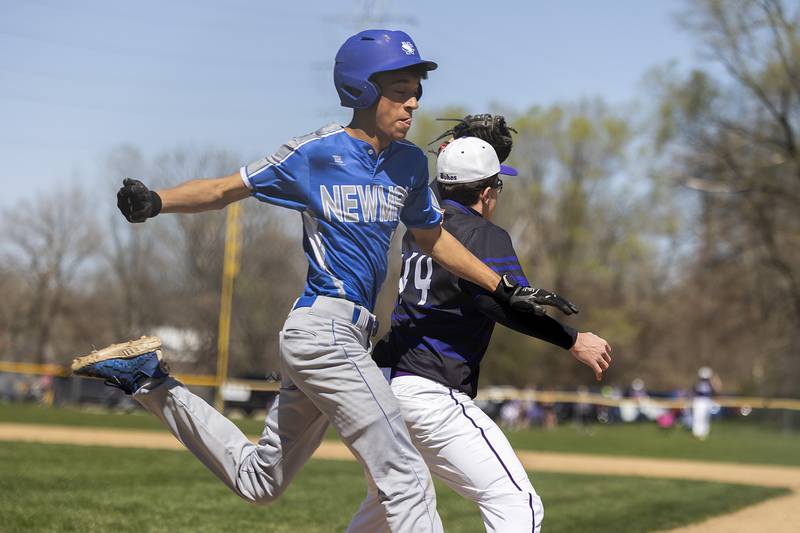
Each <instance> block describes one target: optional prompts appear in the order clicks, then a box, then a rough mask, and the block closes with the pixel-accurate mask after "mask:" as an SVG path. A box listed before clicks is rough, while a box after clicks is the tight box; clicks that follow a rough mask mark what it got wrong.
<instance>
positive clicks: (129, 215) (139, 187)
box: [117, 178, 161, 223]
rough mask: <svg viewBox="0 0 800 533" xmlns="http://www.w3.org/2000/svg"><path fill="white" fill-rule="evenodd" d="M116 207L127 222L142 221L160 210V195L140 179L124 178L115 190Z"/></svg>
mask: <svg viewBox="0 0 800 533" xmlns="http://www.w3.org/2000/svg"><path fill="white" fill-rule="evenodd" d="M117 207H118V208H119V210H120V211H121V212H122V214H123V215H124V216H125V218H126V219H127V221H128V222H134V223H136V222H144V221H145V220H147V219H148V218H152V217H154V216H156V215H157V214H158V213H160V212H161V197H160V196H159V195H158V193H156V192H155V191H151V190H150V189H148V188H147V186H145V184H144V183H142V182H141V181H139V180H135V179H132V178H125V179H124V180H122V188H121V189H120V190H119V191H118V192H117Z"/></svg>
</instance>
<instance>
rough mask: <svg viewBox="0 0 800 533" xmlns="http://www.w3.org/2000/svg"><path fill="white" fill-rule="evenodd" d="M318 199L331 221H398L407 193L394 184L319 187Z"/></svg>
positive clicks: (324, 213) (326, 216) (403, 188)
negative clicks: (386, 185)
mask: <svg viewBox="0 0 800 533" xmlns="http://www.w3.org/2000/svg"><path fill="white" fill-rule="evenodd" d="M319 196H320V199H321V201H322V211H323V215H324V216H325V218H326V219H327V220H328V221H332V220H333V219H334V218H336V219H337V220H339V221H340V222H397V221H399V220H400V209H401V208H402V207H403V204H404V203H405V199H406V196H408V190H407V189H406V188H405V187H400V186H392V185H390V186H388V187H384V186H383V185H333V186H330V187H329V186H328V185H320V186H319Z"/></svg>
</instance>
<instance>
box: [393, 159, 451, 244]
mask: <svg viewBox="0 0 800 533" xmlns="http://www.w3.org/2000/svg"><path fill="white" fill-rule="evenodd" d="M420 155H421V157H420V163H419V164H418V165H417V174H416V176H414V185H413V186H412V188H411V191H409V193H408V196H407V197H406V201H405V203H404V204H403V210H402V211H400V220H401V221H402V222H403V224H405V225H406V227H408V228H421V229H428V228H434V227H436V226H438V225H440V224H441V223H442V210H441V208H440V207H439V202H438V201H437V200H436V196H434V195H433V191H432V190H431V188H430V186H429V185H428V160H427V159H426V158H425V155H424V154H420Z"/></svg>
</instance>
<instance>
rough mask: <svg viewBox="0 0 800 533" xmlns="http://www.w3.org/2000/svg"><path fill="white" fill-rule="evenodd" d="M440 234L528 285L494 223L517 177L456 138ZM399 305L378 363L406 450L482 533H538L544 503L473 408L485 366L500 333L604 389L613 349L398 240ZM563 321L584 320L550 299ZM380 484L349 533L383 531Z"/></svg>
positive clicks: (441, 170) (471, 140)
mask: <svg viewBox="0 0 800 533" xmlns="http://www.w3.org/2000/svg"><path fill="white" fill-rule="evenodd" d="M437 173H438V176H437V180H438V188H439V192H440V195H441V198H442V206H443V207H444V210H445V215H444V227H445V229H446V230H447V231H449V232H450V233H452V234H453V235H454V236H455V237H456V238H457V239H458V240H460V241H461V242H462V243H463V244H464V245H465V246H466V247H467V249H469V250H470V251H471V252H472V253H473V254H475V255H476V256H477V257H479V258H481V259H482V260H483V261H484V262H485V263H486V264H487V265H489V266H490V267H491V268H492V269H494V270H495V271H497V272H498V273H503V274H504V275H506V276H509V277H513V278H514V279H515V280H518V281H519V282H520V283H523V284H525V285H528V282H527V279H526V277H525V274H524V272H523V271H522V267H521V266H520V263H519V260H518V258H517V254H516V252H515V251H514V248H513V246H512V243H511V239H510V238H509V236H508V234H507V233H506V232H505V231H504V230H503V229H502V228H500V227H498V226H496V225H494V224H493V223H492V222H491V219H492V215H493V213H494V210H495V206H496V203H497V198H498V194H499V193H500V191H501V190H502V186H503V182H502V181H501V178H500V175H516V174H517V172H516V170H514V169H513V168H511V167H506V166H501V165H500V162H499V160H498V157H497V155H496V152H495V149H494V148H493V147H492V145H490V144H489V143H487V142H485V141H483V140H481V139H478V138H475V137H463V138H458V139H456V140H454V141H453V142H451V143H450V144H448V145H447V146H446V147H445V148H444V150H443V151H441V153H440V154H439V157H438V160H437ZM402 250H403V254H402V271H401V277H400V297H399V299H398V302H397V306H396V308H395V310H394V313H393V314H392V327H391V330H390V331H389V333H388V334H387V335H386V336H385V337H384V338H383V339H381V341H380V342H379V343H378V344H377V345H376V347H375V350H374V352H373V357H374V358H375V360H376V362H377V363H378V364H379V366H381V367H390V368H391V375H390V379H391V387H392V391H393V392H394V394H395V396H396V397H397V399H398V402H399V404H400V410H401V412H402V414H403V418H404V419H405V422H406V424H407V425H408V429H409V432H410V433H411V438H412V440H413V442H414V444H415V446H416V447H417V449H418V450H419V451H420V452H421V453H422V456H423V457H424V459H425V462H426V463H427V465H428V467H429V468H430V470H431V472H432V473H433V475H435V476H437V477H439V478H440V479H441V480H442V481H444V482H445V483H447V484H448V485H449V486H450V487H451V488H452V489H453V490H455V491H456V492H458V493H459V494H461V495H462V496H464V497H465V498H468V499H470V500H472V501H474V502H475V503H476V504H477V505H478V507H479V508H480V512H481V515H482V517H483V521H484V525H485V527H486V531H489V532H498V533H511V532H530V531H533V532H538V531H539V530H540V528H541V524H542V518H543V515H544V511H543V507H542V502H541V499H540V498H539V496H538V495H537V494H536V491H535V490H534V488H533V485H532V484H531V482H530V480H529V479H528V476H527V474H526V472H525V469H524V468H523V466H522V464H521V463H520V461H519V459H518V458H517V456H516V455H515V454H514V451H513V449H512V448H511V445H510V444H509V442H508V440H507V439H506V437H505V435H504V434H503V432H502V431H501V430H500V428H499V427H498V426H497V425H496V424H495V423H494V421H492V420H491V419H490V418H489V417H488V416H487V415H486V414H484V413H483V411H481V410H480V409H479V408H478V407H477V406H476V405H475V403H474V402H473V398H474V397H475V395H476V392H477V386H478V375H479V371H480V362H481V360H482V359H483V356H484V354H485V352H486V349H487V346H488V344H489V340H490V338H491V335H492V330H493V328H494V325H495V323H496V322H499V323H501V324H503V325H505V326H507V327H510V328H512V329H514V330H517V331H520V332H522V333H525V334H527V335H530V336H533V337H537V338H540V339H543V340H545V341H547V342H550V343H552V344H555V345H557V346H560V347H562V348H564V349H567V350H570V351H571V352H572V354H573V355H574V356H575V357H576V358H577V359H578V360H580V361H581V362H583V363H585V364H587V365H588V366H590V367H591V368H592V370H593V371H594V373H595V376H596V378H597V379H598V380H599V379H600V378H601V376H602V373H603V372H604V371H605V370H606V369H608V367H609V364H610V362H611V357H610V352H611V349H610V347H609V346H608V344H607V343H606V341H605V340H603V339H601V338H600V337H598V336H596V335H594V334H592V333H578V332H577V331H575V330H574V329H572V328H570V327H569V326H566V325H564V324H561V323H559V322H558V321H556V320H554V319H553V318H550V317H548V316H547V315H546V314H543V313H539V314H525V313H520V312H518V311H516V310H514V309H513V308H511V307H510V306H508V305H506V304H504V303H502V302H498V301H497V299H495V298H493V297H492V296H491V295H490V293H488V292H487V291H485V290H484V289H482V288H480V287H478V286H476V285H475V284H473V283H470V282H468V281H465V280H464V279H461V278H459V277H458V276H457V275H453V274H451V273H450V272H447V271H446V270H444V269H442V268H441V267H439V266H438V265H437V264H436V263H435V262H434V261H433V260H431V258H430V256H429V255H428V254H426V253H425V251H424V250H423V249H421V248H420V247H419V246H418V244H417V243H416V242H415V239H414V238H413V235H411V234H406V235H405V236H404V238H403V248H402ZM537 290H538V291H540V292H541V293H542V296H543V297H544V295H547V296H546V297H544V298H543V300H542V302H548V303H549V304H550V305H554V306H556V307H558V308H559V309H561V310H562V311H563V312H565V313H566V314H572V313H573V312H576V311H577V309H576V308H575V307H574V306H573V305H572V304H570V303H569V302H568V301H566V300H564V299H563V298H560V297H558V296H557V295H555V294H553V293H550V292H548V291H544V290H540V289H537ZM379 502H380V499H379V496H378V493H377V492H376V488H375V485H374V484H370V485H369V492H368V494H367V497H366V500H365V501H364V503H363V504H362V506H361V509H360V510H359V512H358V514H357V515H356V517H355V518H354V519H353V521H352V522H351V527H350V530H349V531H352V532H355V531H364V532H366V531H382V530H385V528H386V521H385V518H384V517H383V513H382V512H381V508H380V503H379Z"/></svg>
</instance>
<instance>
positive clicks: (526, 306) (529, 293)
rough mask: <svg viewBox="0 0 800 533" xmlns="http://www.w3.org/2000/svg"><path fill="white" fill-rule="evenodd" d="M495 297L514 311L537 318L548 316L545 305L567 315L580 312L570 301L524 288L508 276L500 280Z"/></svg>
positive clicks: (552, 294)
mask: <svg viewBox="0 0 800 533" xmlns="http://www.w3.org/2000/svg"><path fill="white" fill-rule="evenodd" d="M494 296H495V298H497V299H498V300H500V301H503V302H506V303H508V305H510V306H511V308H512V309H516V310H517V311H521V312H523V313H533V314H534V315H537V316H542V315H546V314H547V311H546V310H545V308H544V306H545V305H549V306H552V307H555V308H557V309H558V310H560V311H561V312H562V313H564V314H565V315H572V314H575V313H577V312H578V308H577V307H575V305H573V304H572V302H570V301H569V300H567V299H565V298H562V297H561V296H559V295H557V294H555V293H553V292H550V291H547V290H545V289H537V288H535V287H523V286H521V285H519V284H518V283H516V282H514V281H512V280H511V278H509V277H508V276H507V275H504V276H503V277H502V278H500V283H498V284H497V288H496V289H495V290H494Z"/></svg>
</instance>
